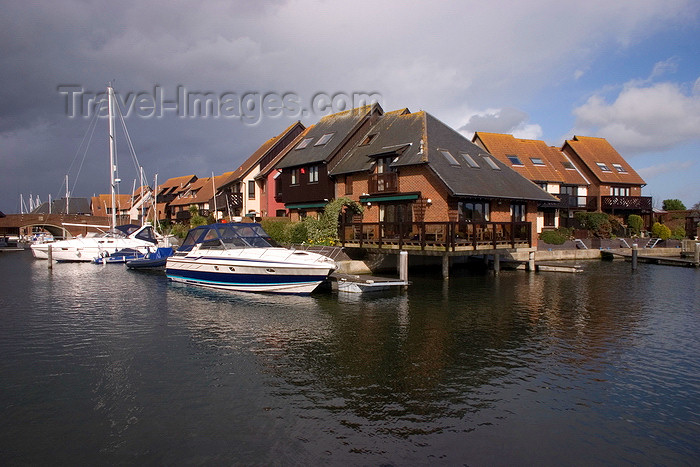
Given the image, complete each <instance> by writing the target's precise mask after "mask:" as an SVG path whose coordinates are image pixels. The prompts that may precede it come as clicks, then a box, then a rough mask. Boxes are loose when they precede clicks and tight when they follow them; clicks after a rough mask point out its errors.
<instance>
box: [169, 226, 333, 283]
mask: <svg viewBox="0 0 700 467" xmlns="http://www.w3.org/2000/svg"><path fill="white" fill-rule="evenodd" d="M335 269H336V264H335V261H333V260H332V259H331V258H328V257H326V256H323V255H319V254H317V253H313V252H309V251H300V250H291V249H287V248H282V247H280V246H277V245H276V244H275V242H274V241H273V240H272V239H271V238H270V237H269V235H268V234H267V233H266V232H265V230H263V228H262V227H261V226H260V224H256V223H217V224H210V225H203V226H200V227H195V228H194V229H192V230H190V231H189V233H188V234H187V237H186V238H185V240H184V241H183V243H182V245H181V246H180V247H179V248H178V249H177V251H176V252H175V253H174V254H173V255H172V256H170V257H168V260H167V263H166V268H165V273H166V275H167V276H168V278H169V279H170V280H172V281H174V282H182V283H185V284H191V285H198V286H202V287H211V288H216V289H226V290H237V291H250V292H277V293H295V294H308V293H311V292H313V290H314V289H315V288H316V287H318V285H319V284H321V283H322V282H323V281H325V280H326V279H327V278H328V276H329V275H330V274H331V273H332V272H333V271H335Z"/></svg>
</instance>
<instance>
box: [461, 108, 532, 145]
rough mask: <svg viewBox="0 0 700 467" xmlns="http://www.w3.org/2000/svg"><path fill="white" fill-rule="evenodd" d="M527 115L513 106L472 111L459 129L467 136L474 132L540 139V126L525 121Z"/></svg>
mask: <svg viewBox="0 0 700 467" xmlns="http://www.w3.org/2000/svg"><path fill="white" fill-rule="evenodd" d="M528 118H529V116H528V114H527V113H525V112H523V111H522V110H518V109H513V108H504V109H487V110H484V111H481V112H475V113H473V114H472V115H471V116H470V117H469V119H468V120H467V123H465V124H464V125H462V126H461V127H460V128H459V131H460V132H462V133H463V134H465V135H466V136H467V137H471V136H472V135H473V134H474V132H477V131H484V132H487V133H506V134H512V135H513V136H515V137H516V138H523V139H540V138H541V137H542V127H540V126H539V125H537V124H533V123H527V120H528Z"/></svg>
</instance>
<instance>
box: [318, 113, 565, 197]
mask: <svg viewBox="0 0 700 467" xmlns="http://www.w3.org/2000/svg"><path fill="white" fill-rule="evenodd" d="M372 134H375V135H376V136H375V137H374V139H372V141H371V142H370V143H369V144H368V145H366V146H360V145H358V146H356V147H355V148H353V149H352V150H351V151H350V152H349V153H348V154H347V155H346V156H345V157H344V158H343V159H342V160H341V161H340V162H339V163H338V164H337V165H336V166H335V167H333V168H332V169H331V172H330V175H332V176H337V175H343V174H349V173H353V172H364V171H370V170H372V167H373V163H374V159H375V158H376V157H377V156H380V155H382V154H392V155H394V156H396V159H394V161H393V162H392V164H391V165H392V166H393V167H402V166H410V165H418V164H425V165H427V167H428V168H429V170H431V171H432V172H433V173H435V175H436V176H437V177H438V178H439V179H440V180H442V182H443V183H444V184H445V186H446V187H447V189H448V190H449V191H450V192H451V194H452V196H456V197H484V198H503V199H522V200H533V201H548V202H556V201H558V200H557V199H556V198H554V197H553V196H551V195H549V194H548V193H546V192H544V191H543V190H542V189H540V187H538V186H537V185H535V184H534V183H532V182H531V181H529V180H527V179H526V178H524V177H523V176H521V175H520V174H518V173H517V172H515V171H514V170H512V169H511V168H510V167H507V166H506V165H505V164H503V163H501V162H500V161H498V160H497V159H496V158H495V157H493V156H491V155H490V154H488V153H487V152H486V151H484V150H483V149H481V148H480V147H479V146H477V145H475V144H474V143H472V142H471V141H469V140H468V139H467V138H465V137H464V136H462V135H461V134H460V133H458V132H457V131H455V130H453V129H452V128H450V127H448V126H447V125H445V124H444V123H442V122H441V121H439V120H438V119H436V118H435V117H433V116H432V115H430V114H429V113H427V112H422V111H421V112H416V113H409V112H408V110H406V109H402V110H400V111H395V112H388V113H387V114H386V115H384V116H383V117H382V118H381V119H380V120H379V121H378V122H377V123H376V124H375V125H373V126H372V128H371V129H370V130H369V131H368V132H367V135H372ZM442 151H448V152H449V153H450V154H451V155H452V157H453V159H452V160H448V158H447V157H446V156H445V155H444V154H443V153H442ZM463 154H468V155H469V156H470V157H471V158H472V160H473V161H474V162H476V165H478V167H471V166H470V165H469V164H468V162H467V160H466V159H465V157H464V156H463ZM487 158H488V159H490V161H491V162H492V163H493V164H495V166H496V167H498V169H493V168H492V167H491V165H490V164H489V163H488V161H487Z"/></svg>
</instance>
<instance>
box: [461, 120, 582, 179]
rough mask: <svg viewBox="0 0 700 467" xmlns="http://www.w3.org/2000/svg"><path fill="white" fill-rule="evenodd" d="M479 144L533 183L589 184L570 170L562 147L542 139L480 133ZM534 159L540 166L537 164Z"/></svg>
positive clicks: (475, 140) (475, 136)
mask: <svg viewBox="0 0 700 467" xmlns="http://www.w3.org/2000/svg"><path fill="white" fill-rule="evenodd" d="M477 140H478V141H480V142H481V143H482V144H483V146H484V148H485V149H486V150H487V151H488V152H489V153H491V154H492V155H493V156H494V157H496V158H498V160H500V161H501V162H503V163H504V164H506V165H507V166H509V167H511V168H512V169H513V170H515V171H516V172H518V173H519V174H520V175H522V176H523V177H525V178H527V179H528V180H532V181H534V182H554V183H565V184H570V185H588V181H587V180H586V179H585V178H584V177H583V176H582V175H581V174H580V173H579V172H578V170H576V169H575V168H574V169H567V168H566V165H564V163H565V162H571V161H569V160H568V159H567V158H566V156H564V154H563V153H562V152H561V150H560V149H559V148H556V147H552V146H548V145H547V143H545V142H544V141H540V140H533V139H520V138H516V137H514V136H513V135H509V134H501V133H486V132H483V131H477V132H476V133H474V137H473V138H472V141H473V142H477ZM509 156H511V157H512V156H516V157H517V160H518V161H519V162H520V164H517V163H513V161H512V160H510V159H509V158H508V157H509ZM533 158H534V159H535V160H536V159H539V160H540V162H541V163H537V164H536V163H535V161H533Z"/></svg>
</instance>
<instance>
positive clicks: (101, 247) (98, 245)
mask: <svg viewBox="0 0 700 467" xmlns="http://www.w3.org/2000/svg"><path fill="white" fill-rule="evenodd" d="M157 244H158V240H157V239H156V236H155V234H154V232H153V226H151V225H150V224H146V225H143V226H141V227H139V226H138V225H134V224H128V225H120V226H118V227H116V228H115V229H112V230H111V231H109V232H106V233H102V234H98V235H95V236H89V237H75V238H70V239H68V240H60V241H58V242H53V243H36V244H34V245H32V246H31V249H32V254H33V255H34V257H35V258H37V259H48V257H49V255H48V249H49V246H51V256H52V258H53V259H54V260H55V261H63V262H68V261H85V262H90V261H93V260H94V259H95V258H104V257H108V256H111V255H113V254H114V253H116V252H118V251H121V250H124V249H126V248H129V249H132V250H136V251H138V252H140V253H141V254H143V255H145V254H147V253H148V252H149V251H154V250H155V249H156V248H157Z"/></svg>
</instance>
